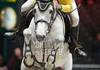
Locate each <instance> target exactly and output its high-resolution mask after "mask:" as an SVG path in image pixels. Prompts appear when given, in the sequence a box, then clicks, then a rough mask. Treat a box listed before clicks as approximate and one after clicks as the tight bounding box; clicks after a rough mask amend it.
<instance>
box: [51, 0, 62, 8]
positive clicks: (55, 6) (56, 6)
mask: <svg viewBox="0 0 100 70" xmlns="http://www.w3.org/2000/svg"><path fill="white" fill-rule="evenodd" d="M53 3H54V8H56V9H61V5H60V4H59V3H58V1H57V0H53Z"/></svg>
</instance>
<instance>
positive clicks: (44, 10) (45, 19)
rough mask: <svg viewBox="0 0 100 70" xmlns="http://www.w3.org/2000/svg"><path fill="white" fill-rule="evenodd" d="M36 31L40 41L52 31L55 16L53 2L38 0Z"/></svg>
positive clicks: (35, 13) (35, 11) (35, 12)
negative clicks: (40, 0)
mask: <svg viewBox="0 0 100 70" xmlns="http://www.w3.org/2000/svg"><path fill="white" fill-rule="evenodd" d="M33 11H34V16H35V17H34V20H35V33H36V37H37V39H38V40H39V41H41V40H44V38H45V37H46V36H47V34H48V33H49V31H50V28H51V25H52V22H51V21H52V18H53V16H54V7H53V4H52V2H49V3H41V2H37V3H36V5H35V7H34V9H33Z"/></svg>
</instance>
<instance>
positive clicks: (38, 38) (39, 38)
mask: <svg viewBox="0 0 100 70" xmlns="http://www.w3.org/2000/svg"><path fill="white" fill-rule="evenodd" d="M36 38H37V40H38V41H43V40H44V38H45V36H44V35H43V36H41V35H36Z"/></svg>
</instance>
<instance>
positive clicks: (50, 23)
mask: <svg viewBox="0 0 100 70" xmlns="http://www.w3.org/2000/svg"><path fill="white" fill-rule="evenodd" d="M40 3H41V2H39V1H37V4H38V8H39V10H40V11H42V12H44V11H46V10H47V9H48V7H49V5H52V6H53V3H52V2H49V3H47V6H46V8H45V9H42V8H41V7H40ZM50 14H51V18H50V22H47V21H45V20H43V19H40V20H38V21H35V26H36V27H37V24H38V23H39V22H44V23H46V24H47V25H48V33H49V32H50V31H51V28H52V24H53V23H54V21H55V20H56V16H57V13H56V9H54V6H53V11H52V12H51V13H50ZM35 18H36V17H35V16H34V19H35Z"/></svg>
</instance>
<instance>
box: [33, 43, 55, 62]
mask: <svg viewBox="0 0 100 70" xmlns="http://www.w3.org/2000/svg"><path fill="white" fill-rule="evenodd" d="M53 49H54V48H53V46H52V45H51V44H50V43H42V42H41V43H39V42H35V43H34V45H33V46H32V53H33V55H35V57H36V59H37V60H38V61H39V62H42V61H43V59H44V62H46V60H47V57H48V56H49V55H50V54H51V51H52V50H53Z"/></svg>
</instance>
